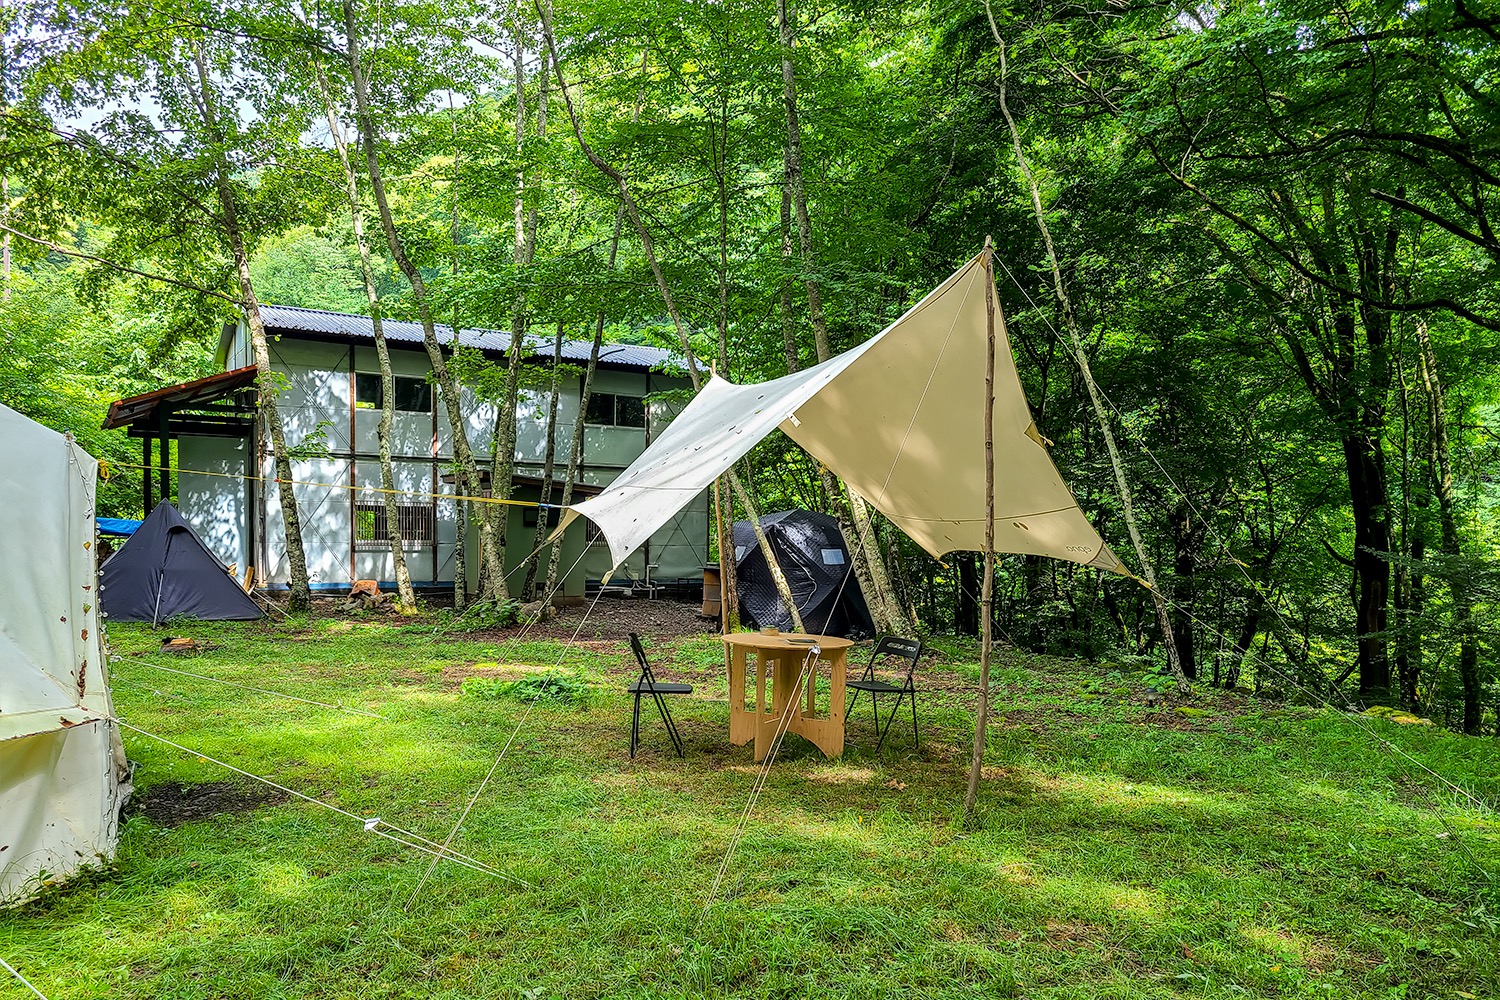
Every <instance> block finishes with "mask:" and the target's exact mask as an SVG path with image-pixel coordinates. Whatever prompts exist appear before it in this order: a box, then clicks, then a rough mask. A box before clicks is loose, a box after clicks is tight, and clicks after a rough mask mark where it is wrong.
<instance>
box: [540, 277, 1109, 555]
mask: <svg viewBox="0 0 1500 1000" xmlns="http://www.w3.org/2000/svg"><path fill="white" fill-rule="evenodd" d="M987 280H988V278H987V277H986V270H985V266H984V259H983V255H982V254H981V255H979V256H976V257H975V258H974V259H973V260H970V261H969V262H968V263H967V264H965V265H964V266H963V267H961V268H959V269H958V271H957V272H955V273H954V274H953V276H952V277H950V278H949V279H948V280H947V281H945V282H943V283H942V285H940V286H939V287H938V288H937V289H936V290H934V291H933V292H932V293H931V294H929V295H928V296H927V297H926V298H925V299H923V300H922V301H921V302H919V303H917V304H916V305H915V306H913V307H912V308H911V309H910V310H909V311H908V312H907V313H906V314H905V315H904V316H902V317H901V318H900V319H898V320H897V321H896V322H894V323H892V324H891V325H890V326H888V327H887V328H886V329H885V330H883V331H881V332H880V333H879V334H877V335H876V336H875V337H872V338H871V339H870V340H867V341H866V342H864V343H863V344H860V345H859V346H858V347H856V348H854V349H853V350H850V351H846V352H845V353H843V354H840V355H838V356H837V357H834V358H830V359H829V360H827V361H825V362H823V363H822V364H820V365H817V366H816V367H813V368H808V369H806V370H804V371H800V372H797V373H795V374H792V375H788V376H786V377H784V378H779V379H775V380H774V381H771V382H763V383H760V384H757V385H744V386H741V385H733V384H731V383H729V382H726V381H725V380H723V379H721V378H717V377H715V378H712V379H711V380H710V381H709V382H708V384H707V385H705V386H704V387H703V389H702V391H701V392H699V394H698V395H697V397H695V398H694V399H693V401H692V402H691V403H690V404H689V405H688V406H687V407H686V408H685V409H684V410H683V411H682V413H681V414H679V415H678V416H677V418H676V419H675V420H673V421H672V423H671V424H670V425H669V426H668V427H667V429H666V431H665V432H663V433H662V435H661V436H660V437H658V438H657V439H656V441H655V442H653V443H652V445H651V447H649V448H648V449H647V450H646V451H645V452H644V453H643V454H642V455H641V456H640V458H638V459H637V460H636V461H635V462H634V463H633V464H632V465H631V466H630V467H629V468H628V469H626V470H625V471H624V472H623V473H621V474H620V476H619V477H618V478H617V479H616V480H615V481H614V482H613V483H612V484H611V485H610V486H609V488H608V489H606V490H605V491H604V492H603V493H601V494H599V495H598V496H596V497H593V498H591V499H589V500H586V501H583V502H582V503H577V504H573V505H572V506H571V507H570V508H569V510H568V513H567V516H566V517H565V519H564V522H563V526H564V527H565V526H566V524H567V521H569V520H571V519H572V518H573V517H575V516H578V515H580V514H581V515H583V516H585V517H587V518H588V519H589V520H591V521H593V522H594V523H595V524H596V525H598V526H599V529H600V530H601V531H602V532H603V534H604V537H605V539H606V540H607V541H608V542H609V547H610V553H611V556H612V557H613V559H614V562H615V564H616V565H619V564H620V563H621V562H623V561H624V560H625V558H626V556H628V555H629V554H630V553H631V552H633V551H634V550H635V549H636V548H638V547H639V546H640V545H641V544H642V543H643V542H645V541H646V540H647V539H649V538H650V537H651V535H652V533H653V532H655V531H656V530H657V529H658V528H659V527H661V525H663V524H664V523H666V521H667V520H668V519H669V518H671V516H672V515H673V514H674V513H675V512H676V511H677V510H678V509H679V508H680V507H681V506H682V505H683V504H685V503H687V502H688V501H689V500H691V499H692V498H693V497H694V496H696V495H697V494H698V493H700V492H701V491H702V490H704V489H706V488H707V487H708V485H709V484H710V483H711V482H713V480H714V479H715V478H717V477H718V476H719V475H721V474H722V473H723V472H724V471H725V470H727V469H728V468H729V467H730V466H731V465H732V464H733V463H734V462H735V461H737V460H738V459H739V458H740V457H741V456H743V455H744V454H745V453H746V452H748V451H749V450H750V449H751V448H753V447H754V446H755V445H756V444H757V443H758V442H759V441H760V440H761V439H762V438H764V437H766V435H768V434H770V433H771V432H772V431H773V430H775V429H776V428H778V427H779V428H781V430H782V431H784V432H785V433H786V434H787V435H788V436H789V437H791V438H792V440H794V441H796V442H797V443H798V444H799V445H801V446H802V447H803V448H804V449H805V450H806V451H807V452H808V454H810V455H812V456H813V457H814V458H816V459H818V461H820V462H822V463H823V464H824V465H826V466H827V467H828V468H829V469H831V470H832V471H833V472H834V473H835V474H836V475H838V476H839V477H840V478H842V479H843V480H844V481H845V482H846V483H848V484H849V486H850V487H851V488H853V489H855V490H857V491H858V492H859V493H860V494H861V495H862V496H864V497H865V498H866V499H867V500H869V501H870V502H871V503H872V504H874V506H875V507H877V508H878V509H879V510H880V511H881V512H882V513H884V514H885V515H886V516H887V517H888V518H890V519H891V521H892V522H893V523H895V524H896V525H897V526H898V527H899V528H901V530H902V531H904V532H906V534H908V535H909V536H911V537H912V538H913V539H914V540H915V541H916V542H917V543H918V544H920V545H921V546H922V547H923V548H924V549H926V550H927V551H928V552H929V553H931V554H932V555H933V556H934V557H942V556H943V555H945V554H946V553H949V552H954V551H960V550H962V551H977V550H981V549H982V548H983V547H984V528H985V509H986V507H985V503H986V497H985V476H984V395H985V379H984V372H985V355H986V343H987V332H986V327H987V317H986V311H985V282H986V281H987ZM994 447H995V472H996V475H995V551H997V552H1015V553H1025V554H1030V555H1043V556H1052V557H1054V558H1057V559H1065V560H1068V561H1071V562H1077V563H1084V564H1087V565H1090V566H1095V567H1098V568H1100V569H1105V570H1110V571H1113V572H1117V573H1126V572H1127V571H1126V569H1125V567H1124V565H1123V564H1122V563H1121V562H1120V560H1119V559H1118V558H1117V557H1116V556H1115V554H1114V552H1113V551H1111V550H1110V548H1109V546H1108V545H1106V544H1105V543H1104V541H1103V539H1101V538H1100V537H1099V534H1098V532H1096V531H1095V530H1094V528H1093V526H1092V525H1091V524H1089V522H1088V519H1087V518H1086V517H1085V516H1084V513H1083V511H1082V510H1081V509H1080V508H1079V506H1078V501H1077V500H1076V499H1075V498H1074V496H1073V494H1072V492H1071V491H1070V490H1069V489H1068V487H1067V485H1066V484H1065V483H1064V482H1063V480H1062V477H1061V476H1060V475H1059V474H1058V472H1057V468H1056V466H1054V465H1053V464H1052V459H1051V458H1050V457H1049V456H1048V454H1047V449H1046V446H1045V444H1044V443H1043V439H1042V437H1041V435H1040V434H1038V433H1037V430H1036V426H1035V425H1034V424H1033V423H1032V420H1031V410H1030V407H1029V406H1028V405H1027V402H1026V395H1025V393H1024V392H1023V391H1022V389H1021V382H1020V379H1019V378H1018V377H1017V375H1016V366H1015V360H1014V359H1013V358H1012V356H1011V352H1010V343H1009V341H1008V340H1007V339H1006V338H1005V336H1004V333H1003V330H997V343H996V358H995V410H994ZM560 530H561V529H559V531H560Z"/></svg>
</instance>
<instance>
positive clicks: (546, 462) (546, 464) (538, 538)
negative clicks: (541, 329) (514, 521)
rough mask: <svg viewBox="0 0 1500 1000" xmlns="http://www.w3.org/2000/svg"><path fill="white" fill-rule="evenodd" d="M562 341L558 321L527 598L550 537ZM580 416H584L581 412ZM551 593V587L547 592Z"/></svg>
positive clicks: (532, 594) (530, 596)
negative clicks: (545, 445) (543, 549)
mask: <svg viewBox="0 0 1500 1000" xmlns="http://www.w3.org/2000/svg"><path fill="white" fill-rule="evenodd" d="M562 345H563V325H562V321H561V320H559V321H558V323H557V336H556V337H555V338H554V339H553V341H552V388H551V392H549V393H548V395H547V456H546V458H544V459H542V491H541V503H540V505H539V506H538V507H537V512H536V533H535V535H534V536H533V541H532V543H531V555H529V556H528V557H527V559H526V582H525V583H524V584H523V585H522V586H521V593H522V594H524V595H525V598H524V599H525V600H528V601H534V600H536V571H537V564H538V563H539V562H540V561H541V549H542V544H543V543H544V542H545V541H546V539H547V528H548V523H547V522H548V520H549V517H548V513H547V512H548V509H549V505H550V504H551V503H552V472H553V469H554V467H555V466H556V464H557V459H556V457H555V455H554V452H555V451H556V449H557V397H558V395H559V394H560V393H561V391H562ZM579 419H580V420H581V419H582V415H581V414H580V416H579ZM545 596H546V597H548V598H549V599H550V598H551V596H552V590H551V588H548V589H547V591H546V594H545Z"/></svg>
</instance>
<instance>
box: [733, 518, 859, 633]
mask: <svg viewBox="0 0 1500 1000" xmlns="http://www.w3.org/2000/svg"><path fill="white" fill-rule="evenodd" d="M760 526H761V530H763V531H764V532H765V533H766V539H767V540H768V541H769V542H770V543H771V551H773V552H775V553H776V560H777V562H779V563H780V564H781V571H782V572H783V573H785V574H786V582H787V586H788V587H790V588H791V591H792V599H793V600H794V601H796V602H797V609H798V611H799V612H800V613H801V615H802V626H803V627H804V628H806V629H807V630H808V631H809V632H812V633H814V634H817V635H851V634H854V633H864V634H866V635H873V634H874V631H875V625H874V623H873V622H872V621H871V620H870V609H869V608H868V607H867V606H866V605H865V598H864V595H863V594H862V593H860V589H859V582H858V581H857V580H856V579H855V578H854V574H853V572H851V565H850V562H849V550H848V549H846V548H845V547H844V536H843V533H842V532H840V531H839V523H838V521H836V520H834V519H833V518H831V517H829V516H828V515H827V514H818V513H814V512H813V511H807V510H784V511H781V512H779V513H776V514H767V515H766V516H764V517H762V518H761V519H760ZM734 555H735V569H736V574H737V579H736V585H737V586H738V588H739V595H740V609H741V610H742V611H743V612H744V613H745V614H746V615H748V616H749V617H750V618H752V619H754V621H755V624H756V625H757V626H759V627H761V628H778V629H782V630H783V631H785V630H788V629H791V628H792V617H791V615H789V614H787V611H786V608H785V607H784V606H783V605H782V603H781V596H780V595H779V594H777V593H776V585H775V584H774V583H773V582H772V580H771V570H770V568H769V567H768V566H767V565H766V557H765V556H764V555H762V554H761V551H760V546H759V545H758V544H757V543H756V541H755V532H754V530H753V529H752V528H751V527H750V522H749V521H736V522H735V523H734Z"/></svg>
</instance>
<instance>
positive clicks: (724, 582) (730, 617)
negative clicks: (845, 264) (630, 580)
mask: <svg viewBox="0 0 1500 1000" xmlns="http://www.w3.org/2000/svg"><path fill="white" fill-rule="evenodd" d="M720 121H721V122H722V128H721V129H720V131H719V137H718V140H717V141H716V142H715V143H714V180H715V182H716V183H717V187H718V193H719V309H718V313H717V317H716V318H717V327H718V335H719V372H720V373H721V374H722V375H723V377H724V378H729V376H730V370H729V181H728V177H727V172H728V166H727V163H726V161H727V160H728V159H729V97H728V90H727V89H726V90H724V91H723V101H722V103H721V105H720ZM722 479H723V477H720V478H719V479H717V480H715V481H714V487H713V505H714V530H715V533H716V536H717V546H718V550H719V621H720V623H721V627H722V628H723V630H724V631H725V632H726V633H729V632H738V631H739V629H740V581H739V574H740V569H739V564H738V562H737V561H736V560H735V557H734V556H735V549H734V502H733V501H732V500H730V499H729V498H728V497H727V496H726V495H725V492H726V491H725V489H724V484H723V481H722ZM726 507H727V509H728V516H727V517H726V516H725V509H726Z"/></svg>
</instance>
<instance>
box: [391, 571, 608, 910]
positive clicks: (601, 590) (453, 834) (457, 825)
mask: <svg viewBox="0 0 1500 1000" xmlns="http://www.w3.org/2000/svg"><path fill="white" fill-rule="evenodd" d="M587 551H588V550H587V549H585V550H584V552H585V553H586V552H587ZM582 560H583V554H582V553H580V554H579V556H578V561H580V562H581V561H582ZM573 565H574V566H576V565H578V562H575V563H574V564H573ZM571 572H573V567H571V566H570V567H569V568H568V573H571ZM563 576H564V577H566V576H567V574H566V573H565V574H563ZM560 585H561V584H559V586H560ZM553 593H554V594H555V593H556V591H555V590H554V591H553ZM603 594H604V588H602V587H601V588H599V592H598V593H596V594H595V595H594V599H593V600H592V601H590V602H589V606H588V608H587V610H585V611H584V613H583V617H582V618H581V619H579V621H578V627H577V628H576V629H574V630H573V636H572V638H570V639H569V640H568V641H567V643H565V644H564V645H563V650H562V652H561V653H559V654H558V656H557V662H556V663H554V664H553V665H552V667H551V669H550V670H548V671H547V672H546V673H545V674H543V675H542V680H543V681H545V680H546V679H547V678H549V677H551V676H552V675H553V674H554V673H556V671H557V668H558V667H560V666H562V661H563V660H564V659H566V658H567V655H568V651H569V650H570V649H571V648H572V646H573V643H575V642H577V641H578V635H579V633H581V632H582V631H583V626H584V623H585V622H587V621H588V620H589V615H591V614H592V613H593V611H594V605H596V604H598V603H599V598H600V597H602V596H603ZM545 606H546V605H545V604H543V607H545ZM544 691H546V687H545V685H543V684H538V685H537V689H536V694H535V695H533V696H532V698H531V701H530V702H529V703H528V704H527V705H526V710H525V711H524V712H522V713H521V719H520V721H519V722H517V723H516V728H515V729H513V730H511V733H510V737H509V738H508V739H507V740H506V741H505V745H504V746H503V747H501V748H500V753H499V754H498V755H497V756H496V757H495V762H494V763H493V764H491V765H490V769H489V772H488V773H487V774H486V775H485V776H484V780H483V781H481V782H480V783H479V787H478V788H476V789H474V794H473V796H471V797H470V799H469V804H468V805H466V806H464V811H463V813H462V814H460V815H459V817H458V822H457V823H454V824H453V829H452V830H450V831H448V839H447V840H445V841H443V846H442V848H441V850H440V851H439V852H438V855H437V856H436V857H434V858H433V860H432V863H431V864H430V865H428V866H427V871H426V872H425V873H424V874H423V875H422V880H421V881H420V882H418V883H417V887H416V888H415V889H413V890H412V892H411V896H410V897H408V898H407V900H406V906H405V907H404V909H406V910H410V909H411V907H412V904H413V903H415V902H416V900H417V895H418V894H419V893H421V891H422V888H423V886H425V885H426V884H427V879H428V878H429V877H430V876H431V875H432V871H433V869H434V868H436V867H437V863H438V861H439V860H441V858H442V852H443V851H446V850H447V849H448V846H449V845H450V844H452V843H453V838H454V837H456V836H458V831H459V828H460V827H462V826H463V825H464V820H466V819H468V818H469V811H470V810H471V809H473V808H474V803H476V802H478V801H479V796H480V794H481V793H483V792H484V789H485V786H486V785H488V784H489V783H490V779H491V778H492V777H494V776H495V770H496V769H497V768H498V767H499V766H500V762H501V761H502V760H504V759H505V754H506V753H507V752H508V751H509V750H510V745H511V744H512V743H514V742H515V741H516V736H517V735H518V734H519V733H520V732H521V727H522V726H524V725H525V724H526V720H527V719H528V718H529V717H530V716H531V710H532V709H533V708H535V707H536V703H537V702H538V701H540V700H541V697H542V693H543V692H544Z"/></svg>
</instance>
